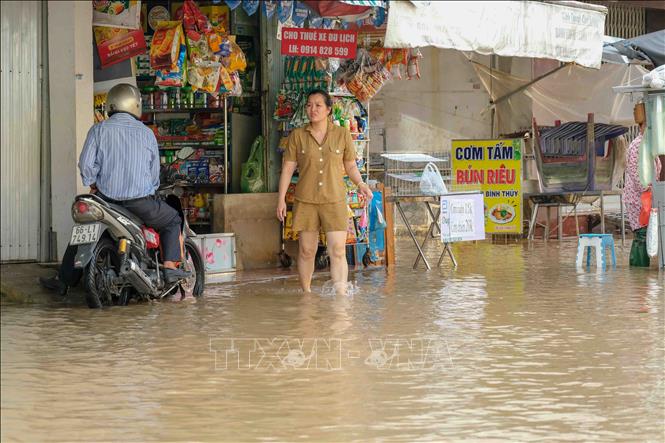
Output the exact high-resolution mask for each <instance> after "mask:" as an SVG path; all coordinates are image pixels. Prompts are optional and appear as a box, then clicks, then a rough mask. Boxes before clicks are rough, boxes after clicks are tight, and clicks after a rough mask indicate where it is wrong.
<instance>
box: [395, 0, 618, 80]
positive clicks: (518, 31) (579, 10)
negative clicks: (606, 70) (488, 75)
mask: <svg viewBox="0 0 665 443" xmlns="http://www.w3.org/2000/svg"><path fill="white" fill-rule="evenodd" d="M420 3H421V2H416V1H412V2H403V1H396V2H391V3H390V10H389V14H388V27H387V30H386V38H385V43H384V46H385V47H387V48H410V47H422V46H434V47H437V48H451V49H457V50H460V51H473V52H477V53H480V54H497V55H502V56H507V57H511V56H513V57H534V58H549V59H555V60H559V61H563V62H575V63H577V64H580V65H582V66H587V67H590V68H599V67H600V63H601V59H602V53H603V35H604V28H605V16H606V14H607V8H605V7H603V6H597V5H588V4H584V3H578V2H557V3H556V4H555V3H543V2H533V1H472V2H456V1H437V2H426V3H428V4H427V6H426V7H422V5H421V4H420ZM423 3H425V2H423ZM419 6H420V7H419Z"/></svg>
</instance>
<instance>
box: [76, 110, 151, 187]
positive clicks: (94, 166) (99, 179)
mask: <svg viewBox="0 0 665 443" xmlns="http://www.w3.org/2000/svg"><path fill="white" fill-rule="evenodd" d="M79 171H81V179H82V180H83V184H84V185H85V186H90V185H92V184H96V185H97V189H99V191H100V192H101V193H102V194H104V195H106V196H107V197H110V198H112V199H114V200H131V199H135V198H140V197H145V196H147V195H152V194H154V193H155V191H156V190H157V188H158V187H159V148H158V146H157V139H156V138H155V134H154V133H153V132H152V131H151V130H150V129H149V128H148V127H146V126H145V125H144V124H143V123H141V122H140V121H138V120H136V119H135V118H134V117H132V116H131V115H129V114H125V113H117V114H113V115H112V116H111V117H110V118H109V119H108V120H105V121H103V122H101V123H98V124H96V125H95V126H93V127H92V128H90V131H88V137H87V138H86V140H85V144H84V145H83V151H82V152H81V157H80V158H79Z"/></svg>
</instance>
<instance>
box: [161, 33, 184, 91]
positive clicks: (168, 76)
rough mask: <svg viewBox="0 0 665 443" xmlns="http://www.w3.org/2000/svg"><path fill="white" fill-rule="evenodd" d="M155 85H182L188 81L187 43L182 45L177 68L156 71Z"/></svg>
mask: <svg viewBox="0 0 665 443" xmlns="http://www.w3.org/2000/svg"><path fill="white" fill-rule="evenodd" d="M155 76H156V78H155V85H156V86H161V87H178V88H180V87H182V86H184V85H185V83H186V82H187V48H186V47H185V44H184V43H183V44H181V45H180V54H179V55H178V62H177V63H176V68H175V69H172V70H167V69H164V70H157V71H155Z"/></svg>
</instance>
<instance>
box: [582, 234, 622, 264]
mask: <svg viewBox="0 0 665 443" xmlns="http://www.w3.org/2000/svg"><path fill="white" fill-rule="evenodd" d="M591 248H596V266H598V267H602V268H603V269H605V267H606V266H607V262H606V261H605V249H607V248H609V249H610V251H611V252H612V266H613V267H616V265H617V258H616V254H615V252H614V238H613V237H612V234H581V235H580V236H579V238H578V240H577V260H576V265H577V267H578V268H581V267H582V260H583V259H584V249H586V251H587V256H586V265H587V267H588V266H591Z"/></svg>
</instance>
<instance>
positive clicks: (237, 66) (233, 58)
mask: <svg viewBox="0 0 665 443" xmlns="http://www.w3.org/2000/svg"><path fill="white" fill-rule="evenodd" d="M229 43H230V44H231V54H230V55H229V64H228V68H229V71H231V72H234V71H240V72H245V69H247V59H246V58H245V53H244V52H242V49H240V46H238V44H237V43H236V42H235V39H233V38H229Z"/></svg>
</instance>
